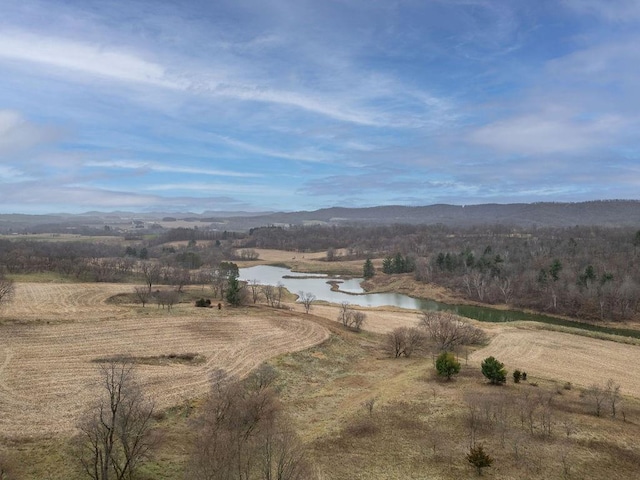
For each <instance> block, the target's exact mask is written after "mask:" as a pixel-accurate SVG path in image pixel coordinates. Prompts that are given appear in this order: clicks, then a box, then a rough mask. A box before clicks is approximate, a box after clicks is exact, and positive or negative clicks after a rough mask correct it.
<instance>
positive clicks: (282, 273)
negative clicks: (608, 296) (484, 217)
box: [240, 265, 640, 338]
mask: <svg viewBox="0 0 640 480" xmlns="http://www.w3.org/2000/svg"><path fill="white" fill-rule="evenodd" d="M240 280H242V281H245V282H251V281H254V280H255V281H257V282H258V283H259V284H261V285H273V286H276V285H278V284H279V283H280V284H282V285H284V287H285V288H286V289H287V290H289V291H290V292H291V293H295V294H298V293H299V292H305V293H312V294H314V295H315V296H316V299H317V300H322V301H326V302H331V303H338V304H340V303H342V302H348V303H349V304H352V305H358V306H361V307H383V306H392V307H398V308H406V309H409V310H432V311H437V310H441V311H447V312H453V313H456V314H458V315H461V316H464V317H467V318H473V319H474V320H479V321H482V322H513V321H517V320H527V321H534V322H542V323H547V324H551V325H560V326H565V327H573V328H580V329H583V330H589V331H594V332H601V333H608V334H612V335H622V336H625V337H634V338H640V331H638V330H632V329H625V328H613V327H603V326H599V325H591V324H588V323H583V322H578V321H572V320H565V319H563V318H557V317H551V316H548V315H542V314H534V313H526V312H522V311H519V310H501V309H497V308H491V307H483V306H475V305H450V304H447V303H442V302H436V301H435V300H428V299H420V298H413V297H410V296H408V295H402V294H399V293H366V292H365V291H364V290H363V289H362V287H361V286H360V283H361V282H362V280H363V279H362V278H352V279H342V278H336V277H330V276H327V275H324V274H308V273H296V272H292V271H291V270H289V269H288V268H283V267H273V266H269V265H256V266H255V267H248V268H241V269H240ZM332 282H338V286H339V290H332V289H331V283H332Z"/></svg>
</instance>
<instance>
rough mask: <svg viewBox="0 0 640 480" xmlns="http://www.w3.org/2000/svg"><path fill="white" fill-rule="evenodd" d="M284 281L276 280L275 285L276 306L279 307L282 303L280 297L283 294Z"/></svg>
mask: <svg viewBox="0 0 640 480" xmlns="http://www.w3.org/2000/svg"><path fill="white" fill-rule="evenodd" d="M284 291H285V288H284V283H282V282H278V284H277V285H276V307H278V308H280V306H281V305H282V297H283V296H284Z"/></svg>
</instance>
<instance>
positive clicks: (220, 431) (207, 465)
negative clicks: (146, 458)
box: [188, 366, 316, 480]
mask: <svg viewBox="0 0 640 480" xmlns="http://www.w3.org/2000/svg"><path fill="white" fill-rule="evenodd" d="M275 380H276V376H275V373H274V371H273V369H271V368H270V367H268V366H262V367H260V368H259V369H258V370H256V371H255V372H254V373H253V374H251V375H250V376H249V377H248V378H247V379H246V380H238V379H235V378H229V377H228V376H227V375H226V374H225V373H224V372H219V374H218V375H217V376H216V377H215V379H214V382H213V387H212V389H211V392H210V394H209V396H208V399H207V401H206V402H205V404H204V406H203V408H202V414H201V415H200V416H199V418H198V420H197V421H196V424H195V427H194V432H195V439H194V440H195V441H194V446H193V449H192V456H191V462H190V465H189V471H188V477H189V478H192V479H194V480H218V479H220V480H222V479H225V480H235V479H237V480H274V479H278V480H306V479H309V480H312V479H314V478H315V477H316V475H315V472H314V471H313V468H312V465H311V463H310V461H309V459H308V458H307V455H306V452H305V450H304V448H303V447H302V445H301V442H300V440H299V439H298V437H297V435H296V432H295V430H294V429H293V427H292V426H291V422H290V421H289V420H288V419H287V417H286V415H285V414H284V412H283V411H282V408H281V406H280V401H279V399H278V394H277V390H276V387H275Z"/></svg>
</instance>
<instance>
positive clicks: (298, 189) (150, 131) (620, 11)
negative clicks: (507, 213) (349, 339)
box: [0, 0, 640, 210]
mask: <svg viewBox="0 0 640 480" xmlns="http://www.w3.org/2000/svg"><path fill="white" fill-rule="evenodd" d="M41 12H46V18H45V16H44V15H42V13H41ZM639 28H640V7H639V6H638V2H636V1H633V0H620V1H615V2H608V1H605V0H562V1H560V2H526V1H521V0H517V1H513V2H511V1H510V2H506V1H505V2H495V1H491V0H451V1H448V0H436V1H429V2H384V1H374V2H371V1H364V0H354V1H352V2H317V1H314V0H300V1H296V2H292V1H289V0H269V1H267V2H263V1H259V0H247V1H243V2H236V1H233V0H219V1H216V2H196V3H193V2H186V3H185V2H183V3H180V4H178V3H176V2H173V3H172V2H151V3H145V4H140V3H137V2H124V1H123V0H114V2H111V3H108V4H105V3H100V2H65V1H62V0H52V1H45V0H22V1H21V2H9V3H8V4H7V5H6V6H4V7H3V15H2V16H1V17H0V68H2V70H3V73H4V75H2V76H0V105H2V107H1V108H2V110H0V182H2V187H3V188H1V189H0V209H4V210H6V209H18V210H19V209H21V208H27V206H28V207H29V208H32V209H36V208H38V207H37V205H40V206H41V207H40V208H41V209H42V210H47V209H53V208H55V209H56V210H64V209H65V205H67V207H68V208H85V207H86V208H87V209H88V208H91V209H99V208H100V206H102V208H129V209H134V210H136V209H142V208H147V207H149V208H151V206H153V205H155V206H158V207H162V208H168V209H172V208H174V207H175V208H189V209H193V210H204V209H215V208H216V207H220V208H224V209H229V208H238V209H240V208H254V207H255V208H256V209H265V208H266V209H285V210H291V209H299V208H304V209H311V208H319V207H324V206H331V205H335V204H351V205H359V206H366V205H373V204H380V203H406V204H413V205H415V204H420V203H429V202H434V201H440V202H442V201H447V202H452V203H474V202H476V203H477V202H482V201H487V200H490V201H509V200H514V199H517V200H518V201H528V200H547V199H551V200H555V199H562V200H571V199H576V200H582V199H588V198H610V197H611V195H613V192H617V193H616V196H618V197H633V198H637V196H638V193H637V192H638V190H637V186H638V181H639V180H638V177H639V172H638V170H637V165H638V163H639V162H640V140H638V138H637V134H636V132H637V131H638V128H640V115H639V114H638V113H637V112H638V108H640V93H639V91H638V88H637V78H638V76H639V75H640V54H639V53H638V52H639V51H640V50H638V49H637V48H635V45H636V44H638V42H639V41H640V35H639V34H638V31H640V30H639Z"/></svg>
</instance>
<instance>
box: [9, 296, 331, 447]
mask: <svg viewBox="0 0 640 480" xmlns="http://www.w3.org/2000/svg"><path fill="white" fill-rule="evenodd" d="M130 288H131V287H130V286H126V285H98V284H90V285H84V284H65V285H56V284H33V285H32V284H19V285H18V288H17V292H16V296H15V300H14V302H12V304H10V305H9V306H8V307H7V308H5V309H4V310H3V312H2V313H3V315H4V318H5V322H4V324H2V325H0V425H1V426H2V431H3V434H4V435H6V436H31V435H37V434H47V433H54V432H61V431H63V432H64V431H70V430H71V429H72V428H73V426H74V424H75V422H76V420H77V418H78V415H79V413H80V412H81V411H82V410H83V409H84V408H86V407H87V406H88V405H89V404H90V403H91V401H92V400H93V399H95V397H96V380H98V376H97V373H98V372H97V364H96V363H95V360H99V359H100V358H104V357H115V356H119V355H126V356H130V357H135V358H155V357H157V358H161V357H162V356H165V357H166V356H170V355H177V354H183V353H185V352H193V353H197V354H198V355H200V356H201V357H203V358H204V359H205V360H204V361H203V362H197V363H194V364H189V363H180V362H157V364H153V363H154V362H141V363H140V365H139V375H140V377H141V381H142V384H143V385H144V387H145V388H146V389H147V390H148V392H149V394H150V395H151V396H152V397H153V398H154V399H155V400H156V403H157V404H158V407H159V408H166V407H170V406H173V405H177V404H180V403H181V402H183V401H185V400H186V399H191V398H195V397H198V396H201V395H203V394H204V393H205V392H206V391H207V388H208V386H209V377H210V374H211V372H212V371H213V370H215V369H219V368H222V369H225V370H227V371H228V372H230V373H231V374H235V375H240V376H242V375H245V374H247V373H248V372H249V371H250V370H251V369H253V368H255V367H256V366H257V365H259V364H260V363H262V362H263V361H265V360H266V359H268V358H271V357H272V356H274V355H279V354H282V353H285V352H289V351H296V350H300V349H304V348H307V347H309V346H312V345H315V344H318V343H320V342H322V341H324V340H325V339H326V338H327V336H328V332H327V330H326V329H325V328H323V327H321V326H319V325H317V324H315V323H313V322H308V321H305V320H304V319H303V318H302V316H301V315H299V314H291V313H286V312H281V311H273V310H269V309H262V308H255V309H253V308H252V309H231V308H225V309H223V310H222V311H218V310H217V309H198V308H195V307H193V306H191V305H186V304H183V305H179V306H178V307H176V308H174V309H173V310H172V312H171V313H169V312H167V311H166V310H162V309H160V310H159V309H157V308H156V307H155V306H147V307H146V308H144V309H143V308H140V307H136V306H133V305H124V306H122V305H111V304H107V303H106V300H107V298H108V297H109V296H111V295H114V294H118V293H122V292H126V291H127V290H128V289H130ZM15 319H19V321H18V322H17V321H14V320H15ZM150 363H151V364H150Z"/></svg>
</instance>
